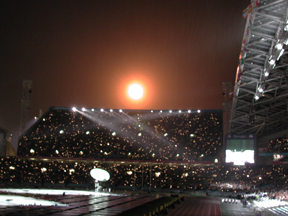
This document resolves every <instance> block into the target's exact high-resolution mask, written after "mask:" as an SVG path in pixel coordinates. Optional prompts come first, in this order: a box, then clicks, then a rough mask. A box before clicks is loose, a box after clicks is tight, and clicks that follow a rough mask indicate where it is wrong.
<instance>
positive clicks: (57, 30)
mask: <svg viewBox="0 0 288 216" xmlns="http://www.w3.org/2000/svg"><path fill="white" fill-rule="evenodd" d="M249 2H250V0H237V1H235V0H217V1H216V0H189V1H188V0H180V1H179V0H175V1H171V0H154V1H149V0H144V1H142V0H130V1H126V0H117V1H112V0H94V1H92V0H91V1H83V0H81V1H80V0H79V1H73V0H69V1H68V0H63V1H51V0H49V1H44V0H41V1H39V0H38V1H14V0H7V1H1V3H0V8H1V9H0V11H1V13H0V17H1V20H0V21H1V22H0V30H1V33H0V40H1V43H0V53H1V59H0V92H1V96H0V125H1V126H2V127H4V128H6V129H7V130H9V131H10V132H12V133H13V137H14V138H13V139H14V142H15V139H16V140H17V137H18V136H19V128H20V119H21V98H22V94H23V88H22V81H23V80H32V81H33V85H32V93H31V94H30V99H31V109H30V111H29V120H30V119H32V117H34V116H38V115H39V110H40V109H42V110H43V112H45V111H47V110H48V109H49V107H51V106H62V107H72V106H76V107H88V108H113V109H120V108H121V109H221V108H222V102H223V95H222V82H223V81H231V82H232V84H234V79H235V74H236V68H237V63H238V57H239V54H240V47H241V42H242V38H243V34H244V27H245V22H246V20H245V19H244V18H243V17H242V11H243V10H244V9H245V8H246V7H247V6H248V4H249ZM132 81H139V82H140V83H142V84H143V86H144V87H145V97H144V98H143V99H142V100H141V101H138V102H131V101H130V100H128V98H127V96H126V88H127V85H128V84H129V83H131V82H132Z"/></svg>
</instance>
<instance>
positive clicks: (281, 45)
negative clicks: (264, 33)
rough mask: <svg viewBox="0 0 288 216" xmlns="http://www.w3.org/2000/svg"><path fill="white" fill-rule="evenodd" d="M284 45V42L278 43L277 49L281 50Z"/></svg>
mask: <svg viewBox="0 0 288 216" xmlns="http://www.w3.org/2000/svg"><path fill="white" fill-rule="evenodd" d="M282 47H283V44H282V43H278V44H276V45H275V48H276V49H277V50H281V49H282Z"/></svg>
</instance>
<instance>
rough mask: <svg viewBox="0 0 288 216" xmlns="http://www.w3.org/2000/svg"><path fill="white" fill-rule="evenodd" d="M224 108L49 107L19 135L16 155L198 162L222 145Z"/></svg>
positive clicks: (212, 155)
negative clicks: (93, 108)
mask: <svg viewBox="0 0 288 216" xmlns="http://www.w3.org/2000/svg"><path fill="white" fill-rule="evenodd" d="M222 136H223V134H222V111H221V110H214V111H202V112H200V111H190V110H188V111H179V110H178V111H175V110H173V111H172V110H170V111H168V110H164V111H162V110H157V111H150V110H149V111H148V110H144V111H141V110H140V111H137V110H127V111H122V110H120V111H118V110H117V111H116V110H115V111H113V110H107V111H105V110H102V109H101V110H91V109H90V110H83V111H82V110H76V109H74V110H72V109H68V108H51V109H50V110H49V111H48V112H47V113H46V114H45V115H44V116H43V117H42V118H41V119H39V120H38V121H37V123H36V124H34V126H32V127H31V128H30V129H29V130H28V131H27V132H26V133H25V134H24V135H23V136H22V138H21V139H20V141H19V145H18V155H22V156H44V157H55V156H56V157H67V158H68V157H69V158H113V159H132V160H157V161H165V160H166V161H167V160H171V161H195V160H196V161H198V160H199V158H201V157H206V158H209V157H211V158H213V157H215V156H216V155H219V153H220V152H221V151H222V150H223V137H222Z"/></svg>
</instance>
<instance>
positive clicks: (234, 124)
mask: <svg viewBox="0 0 288 216" xmlns="http://www.w3.org/2000/svg"><path fill="white" fill-rule="evenodd" d="M287 9H288V1H287V0H276V1H275V0H259V1H257V0H254V1H252V2H251V4H250V5H249V6H248V8H247V11H248V13H247V17H246V19H247V22H246V27H245V32H244V36H243V41H242V47H241V52H240V56H239V65H238V68H237V73H236V80H235V86H234V89H233V92H232V93H231V96H232V97H233V100H232V109H231V118H230V127H229V133H231V134H256V135H257V137H258V138H263V137H265V136H269V135H270V136H271V134H276V133H278V134H279V132H286V133H287V131H288V98H287V96H288V46H287V45H288V20H287V19H288V12H287Z"/></svg>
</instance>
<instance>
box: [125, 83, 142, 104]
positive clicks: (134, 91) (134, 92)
mask: <svg viewBox="0 0 288 216" xmlns="http://www.w3.org/2000/svg"><path fill="white" fill-rule="evenodd" d="M143 94H144V89H143V87H142V86H141V85H140V84H138V83H133V84H131V85H129V87H128V95H129V97H130V98H131V99H132V100H140V99H141V98H142V97H143Z"/></svg>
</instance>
